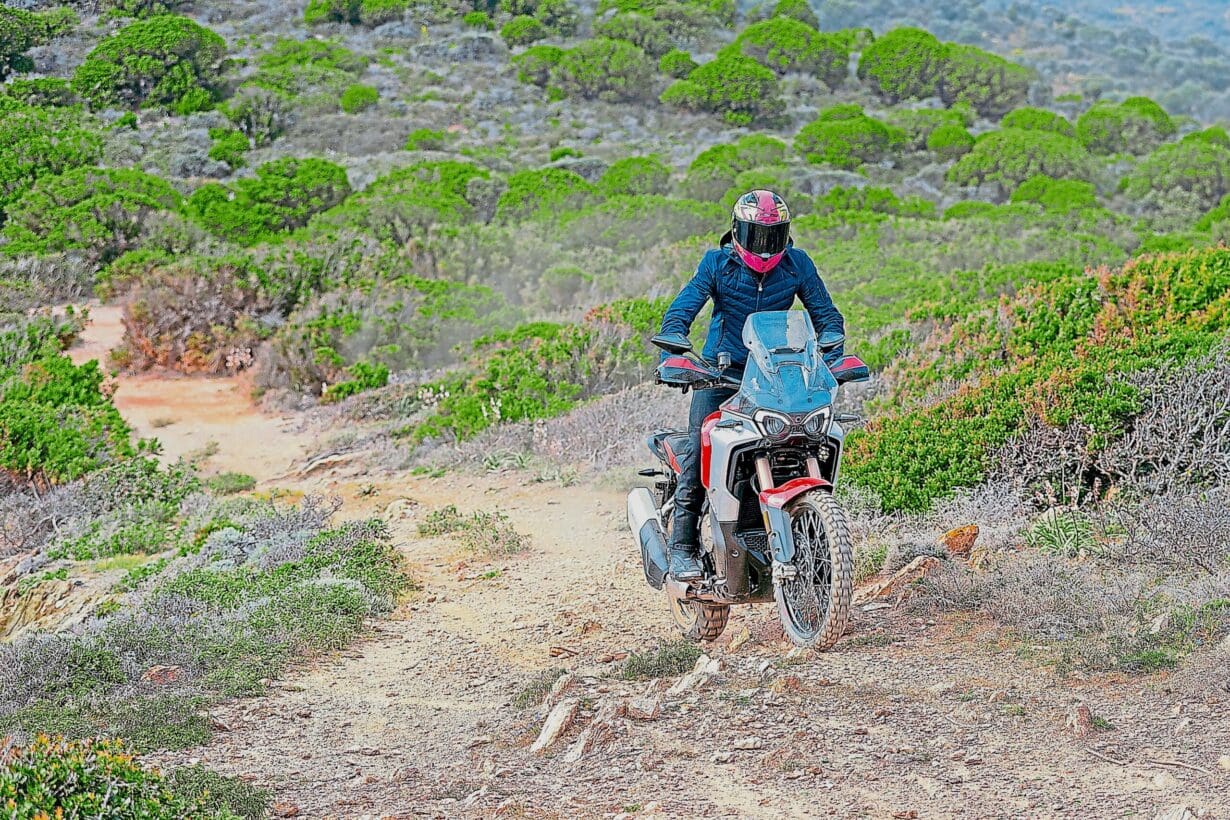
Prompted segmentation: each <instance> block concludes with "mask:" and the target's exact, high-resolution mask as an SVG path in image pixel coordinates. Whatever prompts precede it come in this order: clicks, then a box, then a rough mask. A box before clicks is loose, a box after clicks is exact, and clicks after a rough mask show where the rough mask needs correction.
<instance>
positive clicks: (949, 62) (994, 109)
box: [940, 43, 1034, 118]
mask: <svg viewBox="0 0 1230 820" xmlns="http://www.w3.org/2000/svg"><path fill="white" fill-rule="evenodd" d="M1033 79H1034V73H1033V71H1031V70H1030V69H1027V68H1025V67H1023V66H1019V65H1017V64H1016V63H1012V62H1009V61H1008V60H1005V59H1004V58H1003V57H1000V56H999V55H997V54H991V53H989V52H986V51H983V50H982V49H980V48H976V47H974V46H964V45H957V44H954V43H949V44H948V45H947V46H946V47H945V52H944V67H943V71H942V73H941V78H940V97H941V98H942V99H943V100H944V104H945V105H954V104H956V103H962V102H963V103H968V104H969V105H970V106H972V107H973V109H974V110H975V111H977V112H978V113H979V114H981V115H982V116H984V117H992V118H994V117H1000V116H1003V115H1004V114H1005V113H1006V112H1008V111H1011V110H1012V109H1014V108H1016V107H1017V106H1018V105H1020V104H1021V103H1023V102H1025V99H1026V97H1027V96H1028V95H1029V84H1030V83H1031V82H1033Z"/></svg>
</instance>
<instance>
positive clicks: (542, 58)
mask: <svg viewBox="0 0 1230 820" xmlns="http://www.w3.org/2000/svg"><path fill="white" fill-rule="evenodd" d="M563 58H564V50H563V49H562V48H560V47H558V46H546V45H543V46H531V47H530V48H527V49H526V50H525V51H523V52H521V53H520V54H518V55H516V56H515V57H513V58H512V64H513V65H514V66H516V68H517V79H518V80H520V81H521V82H523V83H528V84H530V85H536V86H539V87H546V85H547V82H548V81H549V80H550V78H551V71H552V69H554V68H555V66H557V65H559V61H560V60H562V59H563Z"/></svg>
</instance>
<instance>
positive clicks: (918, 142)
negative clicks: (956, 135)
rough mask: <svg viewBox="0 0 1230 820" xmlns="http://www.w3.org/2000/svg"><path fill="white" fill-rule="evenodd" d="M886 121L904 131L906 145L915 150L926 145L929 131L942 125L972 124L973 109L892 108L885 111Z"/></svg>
mask: <svg viewBox="0 0 1230 820" xmlns="http://www.w3.org/2000/svg"><path fill="white" fill-rule="evenodd" d="M886 116H887V117H888V123H889V124H890V125H893V126H895V127H897V128H900V129H901V130H902V131H904V132H905V135H906V138H907V141H908V143H907V144H908V145H909V147H910V148H912V149H913V150H915V151H922V150H923V149H925V148H926V147H927V139H928V138H929V137H930V136H931V132H933V131H934V130H935V129H937V128H939V127H940V126H942V125H956V126H960V127H961V128H969V126H971V125H973V124H974V111H973V109H971V108H970V107H969V106H968V105H960V104H958V105H956V106H953V107H952V108H894V109H890V110H889V111H888V112H887V115H886Z"/></svg>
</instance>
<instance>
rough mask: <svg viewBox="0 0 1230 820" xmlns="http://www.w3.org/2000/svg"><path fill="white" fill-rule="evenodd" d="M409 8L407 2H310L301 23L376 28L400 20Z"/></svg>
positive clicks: (358, 0) (335, 0) (353, 0)
mask: <svg viewBox="0 0 1230 820" xmlns="http://www.w3.org/2000/svg"><path fill="white" fill-rule="evenodd" d="M409 7H410V4H409V2H408V0H310V2H309V3H308V5H307V8H306V9H304V11H303V21H304V22H305V23H307V24H308V25H315V24H317V23H350V24H351V25H364V26H378V25H381V24H382V23H388V22H391V21H393V20H397V19H400V18H401V16H402V15H403V14H405V12H406V9H407V8H409Z"/></svg>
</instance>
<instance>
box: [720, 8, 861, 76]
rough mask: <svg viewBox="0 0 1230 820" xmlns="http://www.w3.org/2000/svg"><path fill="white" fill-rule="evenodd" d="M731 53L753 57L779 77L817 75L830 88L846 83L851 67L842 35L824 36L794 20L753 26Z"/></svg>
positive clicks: (764, 22)
mask: <svg viewBox="0 0 1230 820" xmlns="http://www.w3.org/2000/svg"><path fill="white" fill-rule="evenodd" d="M729 52H730V53H736V54H742V55H743V56H745V57H751V58H752V59H753V60H755V61H756V62H758V63H760V64H761V65H763V66H766V67H767V68H770V69H772V70H773V71H775V72H776V73H777V74H779V75H782V74H787V73H789V72H802V73H805V74H811V75H814V76H816V77H819V78H820V79H821V80H823V81H824V84H825V85H827V86H828V87H829V88H836V87H838V86H839V85H841V84H842V83H843V82H844V81H845V79H846V74H847V72H848V70H849V64H850V50H849V48H848V47H847V45H846V42H845V41H844V39H843V38H842V37H841V36H840V35H839V34H828V33H821V32H819V31H816V30H815V29H814V28H812V27H811V26H809V25H807V24H806V23H801V22H799V21H798V20H795V19H794V18H792V17H773V18H771V19H769V20H764V21H763V22H760V23H753V24H752V25H750V26H748V27H747V28H745V29H744V30H743V31H742V32H740V33H739V36H738V37H737V38H735V41H734V43H732V44H731V45H730V46H729Z"/></svg>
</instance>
